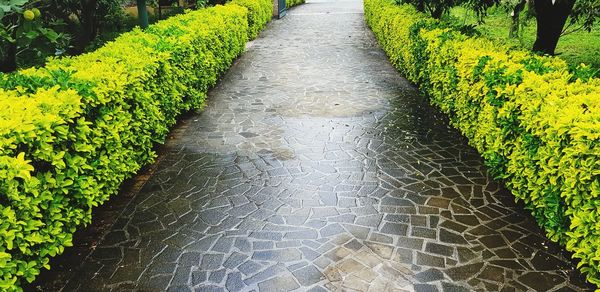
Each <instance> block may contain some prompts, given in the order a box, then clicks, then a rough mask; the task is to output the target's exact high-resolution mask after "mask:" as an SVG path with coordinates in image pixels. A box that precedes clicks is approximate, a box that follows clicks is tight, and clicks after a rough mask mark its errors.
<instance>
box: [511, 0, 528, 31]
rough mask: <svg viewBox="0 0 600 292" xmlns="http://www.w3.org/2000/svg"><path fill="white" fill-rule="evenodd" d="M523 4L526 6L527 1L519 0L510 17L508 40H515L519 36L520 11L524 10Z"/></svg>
mask: <svg viewBox="0 0 600 292" xmlns="http://www.w3.org/2000/svg"><path fill="white" fill-rule="evenodd" d="M525 4H527V0H521V1H520V2H519V3H518V4H517V5H516V6H515V8H514V9H513V12H512V15H511V18H512V23H511V25H510V31H509V32H508V37H509V38H516V37H518V36H519V27H520V26H521V21H520V15H521V11H523V9H524V8H525Z"/></svg>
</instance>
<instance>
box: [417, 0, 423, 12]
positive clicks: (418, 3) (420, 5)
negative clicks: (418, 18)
mask: <svg viewBox="0 0 600 292" xmlns="http://www.w3.org/2000/svg"><path fill="white" fill-rule="evenodd" d="M417 10H419V11H420V12H425V0H419V2H417Z"/></svg>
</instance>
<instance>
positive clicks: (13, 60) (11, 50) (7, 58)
mask: <svg viewBox="0 0 600 292" xmlns="http://www.w3.org/2000/svg"><path fill="white" fill-rule="evenodd" d="M3 57H4V58H3V59H2V60H0V72H4V73H8V72H12V71H15V70H17V45H16V44H11V43H9V44H8V45H7V50H6V54H5V55H4V56H3Z"/></svg>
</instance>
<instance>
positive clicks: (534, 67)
mask: <svg viewBox="0 0 600 292" xmlns="http://www.w3.org/2000/svg"><path fill="white" fill-rule="evenodd" d="M365 17H366V20H367V23H368V24H369V26H370V27H371V29H372V30H373V32H374V33H375V35H376V37H377V39H378V40H379V43H380V44H381V46H382V47H383V49H384V50H385V51H386V53H387V54H388V56H389V58H390V60H391V62H392V63H393V64H394V65H395V66H396V67H397V68H398V69H399V70H400V71H402V72H403V73H404V74H405V75H406V76H407V78H408V79H409V80H411V81H413V82H415V83H416V84H418V85H419V87H420V89H421V90H422V91H423V92H424V93H426V94H427V95H428V96H429V98H430V101H431V103H432V104H434V105H436V106H437V107H439V108H440V109H441V110H442V111H443V112H445V113H446V114H447V115H448V116H449V118H450V121H451V123H452V125H453V126H455V127H456V128H458V129H459V130H460V131H461V132H462V133H463V134H464V135H465V136H466V137H467V138H468V139H469V142H470V144H471V145H472V146H473V147H475V148H476V149H477V150H478V151H479V153H480V154H481V155H482V156H483V157H484V158H485V161H486V164H487V166H488V169H489V170H490V173H491V174H493V175H494V176H495V177H496V178H499V179H502V180H503V181H504V182H505V183H506V185H507V187H508V188H509V189H510V190H511V191H512V193H513V194H514V195H515V197H516V198H517V199H518V200H522V201H523V202H524V203H525V205H526V207H527V208H528V209H529V210H530V211H531V212H532V214H533V216H534V217H535V219H536V220H537V221H538V223H539V224H540V226H542V227H543V228H544V229H545V230H546V232H547V235H548V237H549V238H550V239H552V240H554V241H558V242H560V243H561V244H563V245H564V246H566V248H567V250H569V251H572V252H573V257H574V258H579V259H580V262H579V268H580V270H581V271H582V272H584V273H585V274H586V276H587V279H588V280H589V281H590V282H592V283H595V284H600V274H599V272H600V198H598V197H599V196H600V159H599V156H600V147H599V146H600V143H599V140H600V81H599V80H598V79H594V78H590V76H591V74H590V72H589V70H588V69H586V67H585V66H582V67H580V68H578V69H577V70H575V71H574V72H569V70H568V67H567V65H566V64H565V62H564V61H562V60H560V59H559V58H552V57H541V56H537V55H534V54H532V53H530V52H526V51H521V50H515V49H511V48H509V47H508V46H504V45H502V44H498V43H494V42H492V41H490V40H488V39H484V38H481V37H477V36H469V34H468V32H462V30H461V28H460V27H452V26H451V25H450V24H445V23H441V22H438V21H435V20H433V19H431V18H429V17H427V16H425V15H424V14H421V13H419V12H417V11H416V10H415V9H414V8H413V7H412V6H409V5H401V6H398V5H395V4H394V3H393V2H392V1H390V0H365Z"/></svg>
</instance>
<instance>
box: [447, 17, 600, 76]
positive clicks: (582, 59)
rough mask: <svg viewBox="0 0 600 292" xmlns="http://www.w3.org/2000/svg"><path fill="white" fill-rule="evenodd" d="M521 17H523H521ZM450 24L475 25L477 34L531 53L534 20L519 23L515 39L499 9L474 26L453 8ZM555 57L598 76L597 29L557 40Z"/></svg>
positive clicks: (599, 48) (599, 33)
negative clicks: (589, 70)
mask: <svg viewBox="0 0 600 292" xmlns="http://www.w3.org/2000/svg"><path fill="white" fill-rule="evenodd" d="M523 14H524V13H523ZM450 18H451V19H452V21H458V22H459V23H462V24H472V25H477V30H478V31H480V32H481V33H482V34H483V35H484V36H487V37H489V38H492V39H494V40H496V41H501V42H503V43H507V44H510V45H513V46H516V47H521V48H524V49H528V50H529V49H531V48H532V47H533V42H534V41H535V33H536V23H535V19H533V18H532V19H528V20H525V21H524V22H523V26H522V29H521V31H520V35H519V37H518V38H512V39H511V38H509V37H508V32H509V27H510V22H511V20H510V15H509V13H508V12H506V11H504V10H503V9H500V8H493V9H490V11H489V14H488V16H487V17H486V18H485V22H484V23H481V24H478V23H477V17H476V16H475V14H474V13H473V12H472V11H470V10H468V9H466V8H464V7H455V8H453V9H452V10H451V12H450ZM556 54H557V56H559V57H560V58H562V59H564V60H565V61H566V62H567V63H568V64H569V66H570V67H576V66H578V65H579V64H581V63H584V64H586V65H588V66H590V67H591V68H593V70H597V71H598V72H597V73H596V75H597V76H600V27H598V26H595V27H594V28H593V29H592V31H591V32H587V31H585V30H580V31H577V32H574V33H571V34H567V35H565V36H563V37H561V38H560V40H559V42H558V46H557V48H556Z"/></svg>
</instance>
